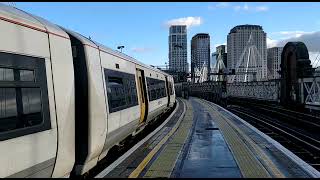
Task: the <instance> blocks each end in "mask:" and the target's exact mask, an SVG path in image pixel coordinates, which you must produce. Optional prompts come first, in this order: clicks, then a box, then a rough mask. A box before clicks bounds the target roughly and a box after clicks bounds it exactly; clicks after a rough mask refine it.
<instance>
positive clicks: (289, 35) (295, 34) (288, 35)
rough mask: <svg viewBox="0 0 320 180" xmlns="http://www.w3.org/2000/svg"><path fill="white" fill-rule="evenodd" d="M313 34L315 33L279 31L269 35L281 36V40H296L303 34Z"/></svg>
mask: <svg viewBox="0 0 320 180" xmlns="http://www.w3.org/2000/svg"><path fill="white" fill-rule="evenodd" d="M312 33H315V31H312V32H306V31H280V32H273V33H271V34H275V35H281V36H282V37H281V39H288V38H298V37H300V36H302V35H305V34H312Z"/></svg>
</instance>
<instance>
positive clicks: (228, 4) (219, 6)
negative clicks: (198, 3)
mask: <svg viewBox="0 0 320 180" xmlns="http://www.w3.org/2000/svg"><path fill="white" fill-rule="evenodd" d="M230 6H231V3H229V2H220V3H217V4H215V5H214V6H212V5H210V6H208V8H209V9H218V8H221V9H223V8H228V7H230Z"/></svg>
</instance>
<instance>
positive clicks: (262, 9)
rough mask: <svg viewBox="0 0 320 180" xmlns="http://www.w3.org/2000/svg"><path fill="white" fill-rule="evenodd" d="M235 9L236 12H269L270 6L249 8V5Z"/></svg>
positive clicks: (234, 7)
mask: <svg viewBox="0 0 320 180" xmlns="http://www.w3.org/2000/svg"><path fill="white" fill-rule="evenodd" d="M233 9H234V10H235V11H247V12H249V11H252V12H263V11H268V10H269V7H268V6H249V5H248V4H244V5H243V6H239V5H237V6H233Z"/></svg>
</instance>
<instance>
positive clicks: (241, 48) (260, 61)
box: [227, 25, 267, 82]
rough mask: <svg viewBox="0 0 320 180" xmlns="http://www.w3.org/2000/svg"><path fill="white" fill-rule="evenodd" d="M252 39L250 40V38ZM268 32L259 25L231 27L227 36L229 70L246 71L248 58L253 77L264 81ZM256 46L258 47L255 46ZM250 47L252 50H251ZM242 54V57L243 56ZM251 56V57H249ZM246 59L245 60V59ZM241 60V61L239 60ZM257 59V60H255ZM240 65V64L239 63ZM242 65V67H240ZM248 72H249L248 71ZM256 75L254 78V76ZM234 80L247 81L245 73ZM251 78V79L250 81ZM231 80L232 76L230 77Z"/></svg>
mask: <svg viewBox="0 0 320 180" xmlns="http://www.w3.org/2000/svg"><path fill="white" fill-rule="evenodd" d="M250 36H251V39H250V41H249V38H250ZM266 37H267V34H266V33H265V32H264V31H263V29H262V27H261V26H259V25H239V26H235V27H234V28H232V29H231V31H230V32H229V34H228V36H227V50H228V55H227V67H228V69H229V70H231V69H235V71H236V72H240V73H241V72H245V71H246V70H245V69H244V68H246V69H248V68H247V67H245V66H246V64H245V63H246V61H247V59H250V62H249V63H250V64H249V63H248V64H249V66H250V72H254V71H255V72H256V74H254V73H252V78H251V79H250V80H252V79H254V80H257V81H263V80H266V79H267V42H266ZM253 46H255V47H256V48H253ZM246 47H250V48H246ZM245 49H246V50H245ZM249 49H250V51H249ZM241 56H242V58H241ZM249 56H251V57H250V58H248V57H249ZM244 58H245V59H246V60H243V59H244ZM239 61H240V62H239ZM254 61H256V62H254ZM238 63H239V64H240V65H239V64H238ZM237 66H238V67H237ZM239 67H240V68H239ZM247 74H248V73H247ZM253 76H254V78H253ZM235 77H236V78H235V79H234V81H240V82H242V81H246V80H247V79H246V77H245V75H237V76H235ZM250 80H249V81H250ZM228 81H230V77H228Z"/></svg>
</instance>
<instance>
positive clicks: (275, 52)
mask: <svg viewBox="0 0 320 180" xmlns="http://www.w3.org/2000/svg"><path fill="white" fill-rule="evenodd" d="M282 50H283V47H273V48H268V50H267V51H268V56H267V58H268V63H267V64H268V69H269V72H270V73H271V74H270V76H269V77H270V78H271V79H280V77H281V76H280V73H279V71H280V70H281V68H280V64H281V53H282Z"/></svg>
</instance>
